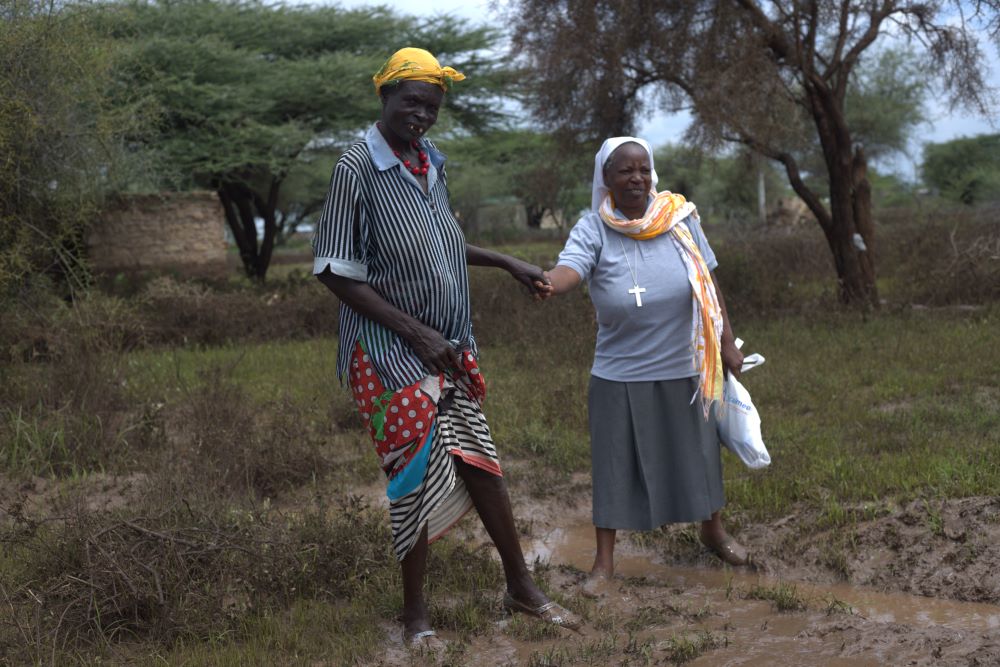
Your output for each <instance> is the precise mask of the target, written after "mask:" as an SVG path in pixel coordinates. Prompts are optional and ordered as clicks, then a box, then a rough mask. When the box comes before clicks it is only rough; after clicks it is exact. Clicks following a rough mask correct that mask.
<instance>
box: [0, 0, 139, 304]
mask: <svg viewBox="0 0 1000 667" xmlns="http://www.w3.org/2000/svg"><path fill="white" fill-rule="evenodd" d="M120 57H121V54H120V53H119V52H118V51H117V50H116V49H115V48H114V45H113V43H111V42H110V41H109V40H108V39H107V38H106V35H105V34H104V33H103V31H102V30H101V29H100V26H99V25H98V24H97V22H96V21H95V20H94V15H93V12H88V11H76V12H66V11H61V10H60V9H59V5H57V4H55V3H53V4H49V3H40V2H37V1H35V0H4V2H2V3H0V294H3V293H6V292H8V291H10V290H13V289H16V288H18V287H20V286H21V285H22V284H23V283H24V282H25V281H39V280H44V276H49V277H52V278H56V279H58V280H60V281H61V284H62V285H63V286H66V287H68V288H69V289H71V290H80V289H82V288H84V287H85V286H86V284H87V282H88V278H89V276H88V273H87V270H86V267H85V266H84V265H83V264H82V263H81V255H82V242H83V231H84V229H85V228H86V226H87V224H88V223H89V221H90V219H91V218H92V217H93V215H94V214H95V212H96V211H97V210H98V209H99V207H100V204H101V199H102V197H103V196H104V195H105V194H106V193H108V192H109V191H113V190H114V189H115V187H116V185H118V184H119V183H120V182H121V175H122V174H123V173H126V172H128V171H129V170H130V169H131V168H133V167H135V164H134V161H133V160H131V159H130V158H129V156H128V155H127V154H126V151H125V149H124V147H123V143H124V138H125V136H126V134H129V133H130V134H132V135H133V136H141V135H142V133H143V132H144V130H145V128H146V127H147V123H146V120H147V118H146V115H145V113H144V110H143V108H142V107H141V105H139V104H138V100H137V99H136V97H135V96H134V95H132V94H131V92H128V94H125V95H122V96H121V98H120V99H119V101H118V103H117V104H114V105H113V104H111V103H110V101H109V99H108V96H107V91H108V89H109V88H110V87H111V85H112V82H113V72H114V68H115V67H116V66H117V64H118V63H120V62H121V61H120Z"/></svg>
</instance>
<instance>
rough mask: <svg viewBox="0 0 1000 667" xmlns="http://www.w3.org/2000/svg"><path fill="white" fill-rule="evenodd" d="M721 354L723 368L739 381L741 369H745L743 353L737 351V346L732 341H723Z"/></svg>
mask: <svg viewBox="0 0 1000 667" xmlns="http://www.w3.org/2000/svg"><path fill="white" fill-rule="evenodd" d="M719 352H720V354H721V356H722V367H723V368H725V369H726V370H728V371H729V372H730V373H732V374H733V377H735V378H736V379H737V380H739V379H740V373H741V369H742V368H743V353H742V352H740V351H739V349H737V347H736V344H735V343H733V341H731V340H723V341H722V349H721V350H720V351H719Z"/></svg>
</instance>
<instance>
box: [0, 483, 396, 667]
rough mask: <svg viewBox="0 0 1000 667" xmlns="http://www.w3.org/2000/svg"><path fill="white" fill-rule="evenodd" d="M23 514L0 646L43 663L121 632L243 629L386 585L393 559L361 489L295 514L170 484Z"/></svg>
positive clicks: (10, 546)
mask: <svg viewBox="0 0 1000 667" xmlns="http://www.w3.org/2000/svg"><path fill="white" fill-rule="evenodd" d="M16 518H17V522H16V523H15V524H14V525H13V526H11V527H9V528H7V529H6V530H5V531H4V533H5V534H4V535H3V536H2V537H3V543H4V545H5V556H6V557H7V558H8V559H9V560H10V561H12V562H15V563H16V564H17V569H18V571H17V573H16V578H12V579H10V580H8V581H16V582H17V583H16V584H11V583H8V584H5V585H4V589H3V594H4V595H5V596H6V600H5V604H6V606H8V609H9V610H10V611H11V612H12V616H11V618H10V622H9V623H7V624H4V625H0V649H3V652H4V654H5V655H8V656H12V657H14V656H19V657H21V658H23V659H31V660H36V661H48V660H49V659H50V658H51V656H53V655H55V654H56V653H55V652H56V650H57V649H60V650H65V649H67V648H82V647H86V646H90V647H94V646H97V647H100V646H104V645H106V644H107V643H109V642H120V641H123V640H147V641H153V642H156V643H160V644H164V645H169V644H170V643H172V642H173V641H175V640H177V639H178V638H189V639H193V640H195V641H198V640H213V639H218V638H221V637H224V636H226V635H228V634H230V633H237V634H238V632H239V631H240V629H241V628H244V627H245V621H246V620H247V618H248V617H249V616H251V615H253V614H259V613H262V612H264V611H266V610H275V609H281V608H284V607H285V606H287V605H288V604H290V603H291V601H292V600H295V599H301V598H306V599H325V600H349V599H350V598H351V597H352V596H355V595H357V594H358V593H359V591H361V590H363V589H365V588H366V587H372V586H374V587H376V588H380V589H384V588H385V587H387V586H389V585H390V584H392V583H393V582H392V581H391V579H392V577H393V576H395V572H396V569H397V567H396V563H395V559H394V557H393V555H392V553H391V548H390V545H391V541H390V538H389V535H388V523H387V521H386V520H385V517H384V515H383V513H382V512H381V511H376V510H372V509H370V508H369V507H367V506H366V505H364V504H362V503H361V502H360V501H359V500H357V499H356V498H354V499H347V500H345V501H344V502H343V503H342V504H341V505H340V506H338V507H336V508H327V507H324V506H322V505H313V506H311V507H308V508H306V509H305V510H303V511H302V512H301V513H300V514H298V515H294V516H292V515H284V514H281V513H279V512H276V511H273V510H268V509H260V508H244V507H240V506H226V505H221V504H219V503H217V502H214V501H212V500H210V499H206V498H204V496H203V495H202V494H199V493H197V492H196V491H195V490H194V489H193V488H177V487H169V486H166V485H163V486H161V487H160V488H151V489H149V493H147V494H146V496H145V500H144V501H142V502H139V503H137V504H134V505H133V506H131V507H128V508H125V509H121V510H117V511H114V512H110V513H99V512H93V511H89V510H86V509H84V508H82V507H78V508H77V509H76V510H75V511H74V512H73V513H71V515H70V516H69V517H67V518H66V520H65V521H64V522H62V523H59V524H44V525H42V524H38V523H36V522H32V521H31V520H29V519H27V518H25V517H24V516H23V514H22V515H19V516H17V517H16ZM9 586H10V587H9Z"/></svg>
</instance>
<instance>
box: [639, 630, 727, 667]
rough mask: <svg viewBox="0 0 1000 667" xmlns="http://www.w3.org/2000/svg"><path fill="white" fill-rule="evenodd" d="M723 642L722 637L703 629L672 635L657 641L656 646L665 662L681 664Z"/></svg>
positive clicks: (717, 646) (724, 642) (721, 644)
mask: <svg viewBox="0 0 1000 667" xmlns="http://www.w3.org/2000/svg"><path fill="white" fill-rule="evenodd" d="M725 644H726V640H725V639H724V638H720V637H719V636H718V635H716V634H714V633H712V632H708V631H704V632H699V633H697V634H692V635H674V636H673V637H671V638H670V639H667V640H665V641H661V642H659V643H658V644H657V645H656V648H657V650H658V651H661V652H662V653H663V654H664V655H663V659H664V660H666V661H667V662H672V663H674V664H682V663H685V662H690V661H692V660H694V659H695V658H697V657H698V656H700V655H701V654H703V653H705V652H706V651H710V650H712V649H714V648H719V647H720V646H724V645H725Z"/></svg>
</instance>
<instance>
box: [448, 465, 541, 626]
mask: <svg viewBox="0 0 1000 667" xmlns="http://www.w3.org/2000/svg"><path fill="white" fill-rule="evenodd" d="M455 467H456V470H457V472H458V475H459V476H460V477H461V478H462V481H463V482H465V488H466V489H468V491H469V496H471V497H472V504H473V505H475V507H476V511H477V512H478V513H479V518H480V519H481V520H482V522H483V526H484V527H485V528H486V532H487V533H488V534H489V536H490V539H491V540H493V544H494V545H496V548H497V552H498V553H499V554H500V561H501V562H502V563H503V572H504V576H505V577H506V578H507V591H508V592H509V593H510V594H511V595H512V596H514V599H516V600H518V601H519V602H523V603H525V604H528V605H531V606H538V605H541V604H544V603H546V602H548V597H546V595H545V593H543V592H542V591H541V590H540V589H539V588H538V586H536V585H535V581H534V579H532V578H531V572H529V571H528V566H527V564H525V562H524V553H523V552H522V551H521V543H520V541H518V538H517V527H516V526H515V525H514V512H513V511H512V510H511V507H510V496H509V495H508V493H507V483H506V482H505V481H504V479H503V477H497V476H496V475H493V474H491V473H488V472H486V471H485V470H482V469H480V468H477V467H475V466H470V465H469V464H467V463H464V462H463V461H461V460H458V459H456V461H455Z"/></svg>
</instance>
